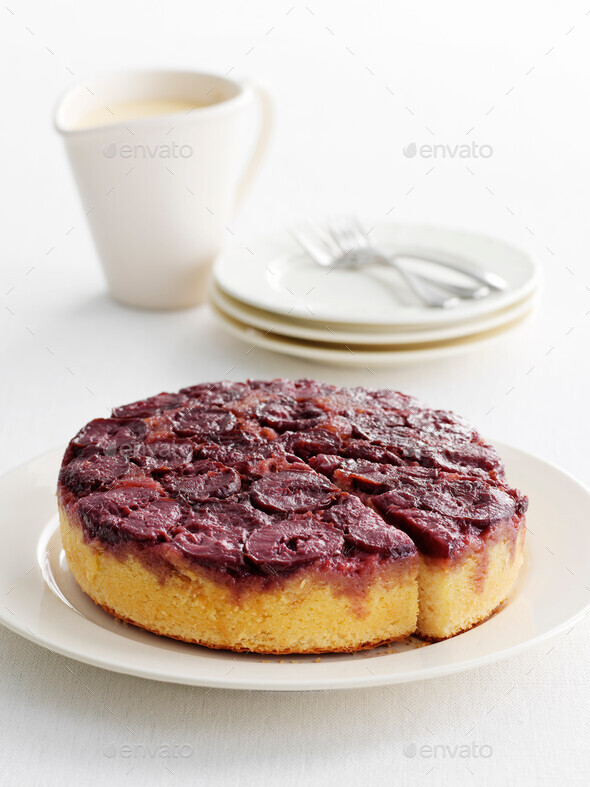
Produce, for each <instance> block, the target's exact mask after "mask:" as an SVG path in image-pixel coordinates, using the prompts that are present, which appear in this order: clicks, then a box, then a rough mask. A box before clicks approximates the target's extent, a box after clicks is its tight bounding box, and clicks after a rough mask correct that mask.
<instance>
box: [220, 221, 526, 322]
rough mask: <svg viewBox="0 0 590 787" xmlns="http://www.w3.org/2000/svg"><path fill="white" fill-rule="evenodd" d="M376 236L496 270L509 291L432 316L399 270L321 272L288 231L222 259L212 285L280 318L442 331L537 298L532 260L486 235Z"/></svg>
mask: <svg viewBox="0 0 590 787" xmlns="http://www.w3.org/2000/svg"><path fill="white" fill-rule="evenodd" d="M369 226H370V225H369ZM370 237H371V239H372V242H373V243H374V244H375V245H376V246H378V247H379V248H381V249H383V250H384V251H386V252H393V251H395V252H396V253H399V254H401V255H403V253H404V252H405V253H406V254H408V253H410V252H412V253H416V254H420V253H427V252H430V253H432V252H434V253H436V255H437V256H439V257H440V258H441V259H447V260H449V261H451V260H454V261H461V262H463V263H464V264H467V265H469V266H471V267H473V268H476V269H480V270H488V271H493V272H494V273H497V274H499V275H500V276H502V277H503V278H504V279H505V280H506V281H507V283H508V288H507V289H506V290H505V291H503V292H495V293H492V294H491V295H489V296H488V297H486V298H482V299H481V300H478V301H461V302H460V305H459V306H457V307H455V308H452V309H431V308H428V307H425V306H423V305H422V304H420V303H419V302H418V301H417V300H416V298H415V296H414V295H413V293H411V292H410V291H409V290H408V288H407V286H406V285H405V284H404V282H403V281H402V280H400V278H399V274H398V273H396V271H394V270H393V269H391V268H387V267H385V266H372V267H370V268H363V270H362V271H361V270H358V269H341V268H340V269H339V268H322V267H321V266H319V265H317V264H316V263H314V262H313V260H311V259H310V258H309V257H308V256H307V255H306V254H304V253H303V252H302V251H301V250H300V249H299V247H298V245H297V243H296V242H295V241H294V240H293V238H292V237H291V235H290V234H289V233H288V232H283V233H280V234H278V235H274V236H271V237H265V238H260V239H258V240H254V241H252V242H250V243H249V244H248V246H246V247H243V248H241V249H233V250H230V251H228V252H227V253H225V254H223V255H222V256H221V257H220V258H219V259H218V260H217V262H216V264H215V268H214V281H215V282H216V283H217V285H218V286H219V287H220V288H221V289H222V290H223V291H224V292H225V293H227V294H228V295H231V297H232V298H235V299H236V300H239V301H242V302H243V303H247V304H248V305H250V306H254V307H255V308H257V309H264V310H266V311H270V312H274V313H276V314H279V315H281V316H286V315H288V316H289V317H291V318H295V317H296V318H298V319H302V320H314V321H320V322H337V323H347V324H350V325H367V326H372V325H391V326H418V325H420V326H435V325H436V326H437V325H442V324H448V323H455V322H459V321H462V320H471V319H473V318H474V317H481V316H483V315H485V314H491V313H492V312H495V311H498V310H499V309H503V308H505V307H507V306H510V305H512V304H513V303H516V302H517V301H520V300H522V299H523V298H525V297H526V296H527V295H529V294H530V293H531V292H533V290H534V289H535V288H536V286H537V283H538V280H539V267H538V265H537V264H536V263H535V262H534V261H533V260H532V259H531V258H530V257H529V256H528V255H526V254H524V253H523V252H522V251H520V250H519V249H516V248H514V247H512V246H508V245H506V244H504V243H501V242H500V241H497V240H493V239H491V238H486V237H483V236H481V235H477V234H473V233H467V232H458V231H454V230H448V229H440V228H435V227H414V226H398V225H396V224H392V223H378V224H376V225H375V226H374V228H373V229H372V230H371V233H370ZM408 264H412V265H417V263H416V262H412V263H408ZM430 270H432V269H430ZM446 275H447V274H446V273H445V276H446ZM448 275H449V276H450V277H453V276H454V275H455V274H453V273H449V274H448ZM463 281H464V280H463Z"/></svg>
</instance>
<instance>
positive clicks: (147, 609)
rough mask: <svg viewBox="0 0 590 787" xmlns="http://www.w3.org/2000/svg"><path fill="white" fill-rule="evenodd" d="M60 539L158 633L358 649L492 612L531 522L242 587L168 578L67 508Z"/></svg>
mask: <svg viewBox="0 0 590 787" xmlns="http://www.w3.org/2000/svg"><path fill="white" fill-rule="evenodd" d="M60 527H61V536H62V543H63V547H64V550H65V553H66V557H67V560H68V565H69V567H70V570H71V572H72V574H73V576H74V579H75V580H76V582H77V583H78V585H79V586H80V587H81V588H82V590H83V591H84V592H85V593H86V594H87V595H88V596H90V598H91V599H92V600H93V601H95V602H96V603H97V604H99V605H100V606H101V607H103V608H104V609H105V610H106V611H107V612H109V613H110V614H112V615H114V616H115V617H117V618H120V619H121V620H124V621H126V622H128V623H133V624H134V625H136V626H139V627H141V628H144V629H147V630H148V631H151V632H154V633H156V634H161V635H164V636H167V637H173V638H175V639H179V640H183V641H185V642H194V643H197V644H199V645H205V646H207V647H210V648H223V649H228V650H235V651H251V652H255V653H268V654H289V653H293V654H295V653H325V652H342V651H344V652H353V651H357V650H362V649H366V648H373V647H376V646H377V645H381V644H384V643H388V642H393V641H395V640H399V639H403V638H405V637H407V636H409V635H411V634H413V633H416V634H418V635H419V636H422V637H424V638H426V639H444V638H447V637H450V636H453V635H454V634H457V633H459V632H461V631H465V630H466V629H468V628H471V627H472V626H474V625H475V624H477V623H480V622H482V621H484V620H485V619H486V618H488V617H489V616H490V615H491V614H492V613H493V612H494V611H495V610H496V609H497V608H498V607H499V606H500V605H501V604H502V603H503V601H504V600H505V599H506V597H507V595H508V593H509V591H510V589H511V587H512V585H513V583H514V580H515V578H516V576H517V574H518V570H519V568H520V566H521V564H522V559H523V549H524V533H525V527H524V523H523V524H522V525H521V531H520V533H519V536H518V539H517V541H516V544H514V543H513V542H512V541H511V540H510V538H509V537H508V536H507V537H506V538H505V539H502V538H495V539H494V540H493V541H492V542H490V544H489V546H488V547H486V548H485V549H484V550H481V551H480V552H478V553H473V554H471V555H468V556H467V557H465V558H463V559H462V560H461V561H456V562H455V561H453V562H449V561H438V560H430V559H427V558H423V557H421V558H420V561H419V566H418V561H416V560H415V559H413V558H408V559H407V560H404V561H400V562H399V563H392V565H391V567H390V568H389V567H387V564H386V563H384V564H383V567H382V568H381V569H380V570H379V571H375V572H374V574H373V575H371V576H370V577H365V578H364V579H363V582H365V583H366V584H365V587H364V589H363V592H362V593H360V592H359V587H358V579H355V578H347V577H343V578H338V580H333V579H332V578H331V577H329V576H322V575H321V574H320V573H318V572H317V571H316V570H314V569H311V568H310V569H309V570H305V569H300V570H299V571H297V572H296V574H294V575H293V576H291V577H289V578H286V579H285V580H284V581H283V582H281V583H280V584H268V583H266V584H265V583H264V581H263V580H260V582H257V581H256V580H255V579H254V578H249V581H248V582H247V583H245V585H244V587H243V588H241V589H240V590H239V592H236V590H235V589H233V588H232V587H231V586H230V585H228V584H227V583H224V582H223V581H219V580H216V579H212V578H211V573H209V572H208V571H207V570H206V569H200V568H199V567H195V566H194V565H193V564H191V565H190V567H189V565H188V564H186V563H185V562H184V561H177V563H176V564H175V566H174V568H173V569H172V570H171V571H170V572H169V573H168V575H167V576H166V577H165V579H161V578H160V577H159V576H158V575H157V574H156V573H155V572H154V571H152V570H151V569H150V568H148V567H146V566H145V565H144V563H143V562H142V561H141V560H139V559H138V558H137V557H135V556H133V555H128V556H126V557H125V556H121V557H119V556H116V555H114V554H113V552H112V551H110V550H109V549H106V548H105V547H104V546H103V545H102V544H101V543H100V541H93V542H89V541H87V540H85V539H84V536H83V532H82V528H81V526H80V525H78V523H77V522H76V521H75V519H74V518H70V517H69V516H68V514H67V512H66V511H65V509H64V508H62V507H61V506H60Z"/></svg>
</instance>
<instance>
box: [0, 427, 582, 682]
mask: <svg viewBox="0 0 590 787" xmlns="http://www.w3.org/2000/svg"><path fill="white" fill-rule="evenodd" d="M492 442H493V444H494V445H495V446H496V447H497V448H498V450H499V451H500V453H501V455H503V454H504V453H506V452H510V451H512V452H514V453H515V455H516V456H517V457H518V458H519V459H520V460H522V459H524V460H526V461H529V460H530V459H532V460H534V461H535V462H538V463H540V464H541V465H544V466H545V468H546V469H548V470H550V471H551V472H552V473H556V474H558V475H559V476H562V477H564V478H565V479H567V480H568V481H569V482H570V483H573V484H574V485H575V486H576V487H577V488H578V489H579V491H580V492H582V493H583V494H584V495H585V496H586V497H587V498H588V502H589V504H590V488H589V487H588V486H586V485H585V484H584V483H582V482H581V481H580V480H579V479H577V478H576V477H575V476H573V475H572V474H571V473H570V472H568V471H567V470H564V469H563V468H561V467H559V466H558V465H557V464H555V463H554V462H552V461H551V460H548V459H545V458H543V457H541V456H537V455H535V454H532V453H531V452H529V451H525V450H523V449H521V448H517V447H516V446H513V445H511V444H509V443H504V442H503V441H499V440H493V441H492ZM63 451H64V447H63V446H61V447H57V448H53V449H51V450H49V451H46V452H44V453H43V454H40V455H37V456H35V457H32V458H30V459H29V460H26V461H25V462H22V463H20V464H19V465H17V466H16V467H14V468H12V469H11V470H9V471H7V472H6V473H4V474H3V475H2V476H0V482H7V481H8V480H10V478H11V477H13V476H16V475H18V474H19V473H23V472H24V471H26V469H27V468H28V467H29V466H30V465H31V464H32V463H36V462H44V461H54V460H55V464H56V467H57V466H58V462H59V459H60V458H61V456H62V455H63ZM49 521H50V520H46V521H43V522H41V523H40V525H39V529H38V531H36V536H37V540H36V541H35V543H34V544H33V545H32V549H31V558H34V564H35V567H37V568H38V561H37V557H36V552H37V547H38V541H39V538H40V536H41V534H42V532H43V530H44V529H45V528H46V527H47V525H48V522H49ZM38 582H39V584H40V591H41V592H44V591H45V589H46V581H45V579H44V578H43V577H41V576H40V577H39V579H38ZM76 614H77V615H80V617H81V618H82V619H83V620H84V621H86V622H87V623H88V624H90V625H91V626H96V624H95V623H94V622H93V621H92V620H90V619H88V618H86V617H85V616H83V615H81V613H77V612H76ZM588 614H590V599H589V600H588V601H587V602H586V603H585V604H583V605H582V606H581V607H580V608H579V609H578V610H577V612H574V613H573V614H571V615H570V616H569V617H567V618H564V619H563V620H562V621H561V622H559V623H556V624H555V625H553V626H552V627H551V628H549V629H547V630H546V631H543V632H541V633H539V634H537V635H535V636H532V637H530V638H528V639H527V640H525V641H523V642H519V643H515V644H513V645H509V646H507V647H504V648H501V649H500V650H497V651H494V650H491V651H489V652H487V653H484V654H481V655H479V656H477V657H471V658H465V659H462V660H459V661H453V662H452V663H448V664H442V665H432V666H429V667H419V668H414V669H406V670H405V671H404V672H400V673H397V674H395V675H391V674H375V673H372V672H371V671H369V670H367V675H362V676H358V675H356V676H353V677H350V676H341V677H334V678H325V677H322V678H321V679H319V680H309V679H308V680H302V681H298V682H297V683H294V681H293V678H285V679H272V680H270V681H269V680H268V679H267V680H261V679H257V678H254V679H253V678H249V677H246V678H243V679H236V678H233V679H231V678H229V679H228V675H229V673H226V675H224V676H221V677H206V676H205V677H199V676H187V675H183V676H181V677H180V678H179V676H177V675H174V674H172V673H171V672H166V671H163V670H162V669H161V668H153V667H152V668H151V669H149V668H148V667H145V666H141V665H133V666H131V665H126V664H122V663H119V662H113V660H112V659H109V658H108V657H100V656H98V655H95V654H93V653H92V652H88V651H86V652H84V653H81V652H80V650H79V649H78V651H74V650H72V649H71V648H68V647H67V646H64V645H63V644H60V643H59V641H57V640H56V637H55V636H54V637H53V638H50V637H48V636H45V637H44V636H42V635H40V634H39V633H37V634H35V632H33V631H32V630H31V629H29V628H28V627H27V626H26V623H25V622H19V620H18V619H15V618H9V617H7V616H6V614H5V612H4V609H3V608H2V607H1V606H0V624H2V625H4V626H6V628H8V629H9V630H11V631H13V632H14V633H16V634H19V635H20V636H22V637H24V638H25V639H27V640H29V641H31V642H33V643H35V644H37V645H40V646H41V647H45V648H47V649H48V650H50V651H52V652H54V653H58V654H60V655H63V656H65V657H67V658H71V659H73V660H75V661H77V662H79V663H83V664H89V665H91V666H95V667H99V668H101V669H106V670H108V671H111V672H117V673H119V674H124V675H130V676H133V677H141V678H144V679H148V680H157V681H161V682H166V683H176V684H178V685H191V686H200V687H207V688H223V689H239V690H262V691H315V690H336V689H355V688H369V687H372V686H384V685H395V684H397V683H409V682H414V681H421V680H430V679H433V678H436V677H443V676H445V675H452V674H456V673H460V672H465V671H468V670H469V671H471V670H473V669H477V668H479V667H482V666H486V665H488V664H492V663H497V662H501V661H504V660H505V659H508V658H511V657H513V656H516V655H518V654H519V653H522V652H525V651H528V650H531V649H533V648H534V647H536V646H537V645H540V644H542V643H543V642H546V641H548V640H551V639H554V638H555V637H557V636H559V635H560V634H561V633H563V632H564V631H566V630H567V629H571V628H572V627H573V626H575V625H576V624H577V623H578V622H579V621H580V620H582V619H583V618H584V617H585V616H587V615H588ZM74 619H75V618H74ZM486 622H487V621H486ZM486 622H484V623H482V626H485V624H486ZM99 628H100V627H99ZM476 628H479V627H476ZM467 633H468V632H467ZM453 639H454V638H451V639H450V640H445V642H451V641H452V640H453ZM418 650H420V649H418ZM229 655H230V656H231V657H232V660H236V657H238V658H239V655H240V654H235V653H231V652H229ZM257 655H260V658H261V659H262V658H264V656H263V655H262V654H257ZM324 655H325V656H328V655H330V654H324ZM387 655H389V654H387ZM391 655H397V654H391ZM400 655H401V654H400ZM294 658H297V656H295V657H294ZM285 659H290V657H289V656H286V657H285ZM230 672H231V670H230Z"/></svg>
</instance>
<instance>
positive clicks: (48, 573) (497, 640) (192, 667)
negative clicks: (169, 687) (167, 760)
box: [0, 444, 590, 691]
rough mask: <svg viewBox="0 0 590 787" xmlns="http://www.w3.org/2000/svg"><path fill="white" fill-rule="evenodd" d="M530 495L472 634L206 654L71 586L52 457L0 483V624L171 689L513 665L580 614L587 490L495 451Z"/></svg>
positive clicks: (589, 534)
mask: <svg viewBox="0 0 590 787" xmlns="http://www.w3.org/2000/svg"><path fill="white" fill-rule="evenodd" d="M498 448H499V450H500V453H501V454H502V456H503V458H504V460H505V463H506V468H507V472H508V477H509V478H510V481H511V482H512V483H513V484H514V485H515V486H517V487H519V488H520V489H522V490H523V491H525V492H526V493H527V494H528V495H529V498H530V509H529V514H528V525H529V533H528V536H527V539H528V541H527V548H526V558H525V565H524V566H523V570H522V571H521V574H520V576H519V578H518V581H517V584H516V586H515V588H514V589H513V592H512V593H511V597H510V599H509V600H508V602H507V603H506V604H505V605H504V607H503V608H502V609H501V610H500V611H498V612H497V613H496V614H495V615H494V616H493V617H491V618H490V619H489V620H488V621H486V622H485V623H483V624H482V625H480V626H476V627H475V628H473V629H471V631H467V632H465V633H464V634H460V635H458V636H456V637H453V638H452V639H449V640H446V641H444V642H437V643H434V644H430V645H426V646H424V643H421V642H419V641H417V640H414V639H413V638H412V639H410V640H409V641H408V642H404V643H399V644H396V645H391V646H383V647H380V648H376V649H375V650H372V651H364V652H361V653H357V654H354V655H348V654H334V655H324V656H321V657H317V656H295V657H287V656H286V657H283V658H280V657H277V656H260V655H256V654H252V653H251V654H239V653H231V652H226V651H214V650H208V649H207V648H202V647H199V646H198V645H189V644H186V643H182V642H177V641H175V640H171V639H166V638H164V637H158V636H157V635H155V634H150V633H148V632H146V631H143V630H141V629H137V628H134V627H133V626H129V625H126V624H124V623H120V622H118V621H116V620H115V619H114V618H112V617H111V616H110V615H108V614H107V613H106V612H104V611H103V610H102V609H101V608H99V607H97V606H96V605H95V604H94V603H93V602H92V601H90V599H89V598H88V597H87V596H85V595H84V593H82V591H81V590H80V589H79V588H78V586H77V585H76V584H75V582H74V580H73V579H72V577H71V575H70V573H69V571H68V569H67V565H66V561H65V557H64V554H63V551H62V549H61V543H60V539H59V531H58V524H57V514H56V502H55V484H56V478H57V473H58V468H59V465H60V461H61V457H62V454H63V450H55V451H52V452H50V453H48V454H45V455H43V456H41V457H38V458H37V459H33V460H31V461H29V462H27V463H26V464H24V465H22V466H21V467H19V468H17V469H16V470H13V471H12V472H10V473H8V474H7V475H5V476H4V477H2V478H0V496H1V499H2V512H1V514H0V526H1V528H2V539H3V543H2V550H1V551H0V578H1V579H0V585H1V586H0V597H1V598H2V603H1V604H0V622H2V623H3V624H4V625H6V626H8V628H10V629H12V630H13V631H16V632H18V633H19V634H22V635H23V636H24V637H27V638H28V639H30V640H32V641H33V642H37V643H38V644H40V645H43V646H45V647H47V648H49V649H50V650H53V651H55V652H56V653H61V654H63V655H64V656H69V657H70V658H74V659H78V660H79V661H83V662H86V663H88V664H93V665H95V666H98V667H103V668H105V669H109V670H114V671H115V672H122V673H126V674H129V675H137V676H139V677H144V678H152V679H154V680H162V681H169V682H171V683H185V684H190V685H196V686H214V687H219V688H233V689H268V690H289V691H300V690H311V689H344V688H355V687H360V686H379V685H384V684H392V683H402V682H406V681H413V680H423V679H426V678H434V677H437V676H440V675H448V674H451V673H455V672H462V671H464V670H468V669H473V668H474V667H479V666H482V665H484V664H489V663H490V662H494V661H498V660H500V659H503V658H506V657H508V656H512V655H514V654H516V653H519V652H520V651H523V650H525V649H526V648H530V647H532V646H534V645H536V644H538V643H540V642H542V641H544V640H546V639H548V638H549V637H552V636H554V635H556V634H558V633H560V632H562V631H565V630H568V629H570V628H571V627H572V626H573V625H574V624H575V623H576V622H577V621H578V620H580V619H581V618H582V617H583V616H584V615H586V614H588V612H589V611H590V603H589V602H590V591H589V588H590V528H589V527H588V522H589V521H590V492H589V491H588V490H587V489H585V488H584V487H583V486H582V485H581V484H580V483H579V482H577V481H575V480H574V479H573V478H571V476H569V475H567V474H566V473H564V472H563V471H562V470H559V469H558V468H556V467H554V466H553V465H551V464H549V463H547V462H544V461H542V460H541V459H537V458H536V457H534V456H531V455H530V454H526V453H525V452H523V451H519V450H518V449H516V448H511V447H509V446H505V445H500V444H498Z"/></svg>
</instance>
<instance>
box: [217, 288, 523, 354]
mask: <svg viewBox="0 0 590 787" xmlns="http://www.w3.org/2000/svg"><path fill="white" fill-rule="evenodd" d="M536 298H537V293H532V294H531V295H528V296H527V297H526V298H524V299H523V300H521V301H518V302H517V303H515V304H513V305H512V306H508V307H506V308H505V309H500V311H497V312H493V313H492V314H490V315H487V316H484V317H475V318H474V319H473V320H469V321H468V322H460V323H456V324H455V323H453V324H449V325H441V326H440V327H438V328H433V329H430V330H429V329H422V330H400V329H399V328H398V329H397V330H392V329H389V330H387V327H386V326H384V328H383V329H382V330H380V331H377V330H375V328H376V327H377V326H373V330H368V331H367V330H359V329H358V328H357V329H356V330H354V329H349V330H340V329H338V328H337V327H336V326H335V325H334V324H332V325H331V326H330V325H322V324H321V323H313V322H311V321H302V320H291V319H289V318H288V317H279V315H277V314H273V313H272V312H267V311H263V310H262V309H255V308H254V307H253V306H248V305H247V304H244V303H241V302H240V301H237V300H236V299H235V298H232V297H231V296H229V295H226V294H225V293H224V292H223V290H221V289H220V288H219V287H218V286H217V285H215V284H214V283H213V284H212V285H211V287H210V288H209V299H210V300H211V302H212V303H213V304H214V305H215V306H217V307H218V308H219V309H221V311H223V312H224V313H225V314H226V315H228V316H229V317H233V318H234V319H235V320H238V321H240V322H243V323H245V324H247V325H250V326H252V327H253V328H258V330H260V331H264V332H266V333H271V334H278V335H281V336H289V337H292V338H295V339H303V340H305V341H315V342H318V341H319V342H330V343H334V344H355V343H356V344H374V345H380V344H389V345H392V344H422V343H424V342H438V341H445V340H449V339H457V338H462V337H465V336H472V335H473V334H476V333H482V332H483V331H490V330H493V329H494V328H499V327H501V326H503V325H506V324H507V323H509V322H513V321H514V320H517V319H518V318H520V317H523V316H524V315H525V314H528V312H530V311H531V309H532V308H533V306H534V301H535V300H536Z"/></svg>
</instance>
